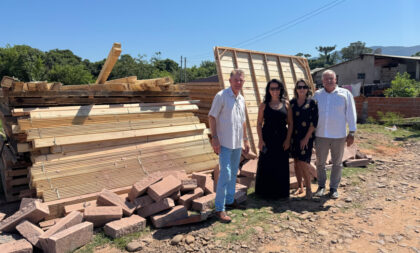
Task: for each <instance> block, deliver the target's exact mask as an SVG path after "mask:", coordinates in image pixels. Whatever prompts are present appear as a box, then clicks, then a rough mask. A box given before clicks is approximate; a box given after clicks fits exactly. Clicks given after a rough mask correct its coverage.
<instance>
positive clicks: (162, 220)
mask: <svg viewBox="0 0 420 253" xmlns="http://www.w3.org/2000/svg"><path fill="white" fill-rule="evenodd" d="M187 217H188V211H187V209H186V208H185V206H175V207H173V208H172V209H170V210H167V211H165V212H163V213H160V214H156V215H154V216H152V218H151V220H152V223H153V225H154V226H155V227H156V228H161V227H165V226H166V224H168V223H169V222H173V221H176V220H181V219H185V218H187Z"/></svg>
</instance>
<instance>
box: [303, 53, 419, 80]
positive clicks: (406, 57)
mask: <svg viewBox="0 0 420 253" xmlns="http://www.w3.org/2000/svg"><path fill="white" fill-rule="evenodd" d="M365 55H368V56H374V57H375V58H394V59H402V60H414V61H420V57H415V56H401V55H388V54H372V53H366V54H361V55H360V56H359V57H357V58H354V59H351V60H348V61H343V62H340V63H337V64H335V65H331V66H329V67H326V68H315V69H313V70H311V75H314V74H316V73H318V72H319V71H323V70H327V69H330V68H333V67H335V66H338V65H341V64H344V63H347V62H351V61H355V60H358V59H360V58H363V56H365Z"/></svg>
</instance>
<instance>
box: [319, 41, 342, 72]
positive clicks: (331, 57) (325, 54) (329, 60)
mask: <svg viewBox="0 0 420 253" xmlns="http://www.w3.org/2000/svg"><path fill="white" fill-rule="evenodd" d="M336 47H337V46H336V45H334V46H325V47H323V46H319V47H316V50H318V51H319V54H320V57H319V58H321V59H322V60H323V61H324V66H323V67H328V66H331V65H333V64H335V63H336V62H337V61H338V60H339V55H338V53H337V52H333V51H334V50H335V48H336Z"/></svg>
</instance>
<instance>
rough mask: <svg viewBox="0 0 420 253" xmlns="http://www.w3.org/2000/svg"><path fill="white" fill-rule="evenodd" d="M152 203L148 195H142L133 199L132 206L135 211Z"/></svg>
mask: <svg viewBox="0 0 420 253" xmlns="http://www.w3.org/2000/svg"><path fill="white" fill-rule="evenodd" d="M153 202H154V200H153V199H152V198H151V197H150V196H149V195H144V196H141V197H138V198H136V199H134V201H133V205H134V206H135V208H136V210H138V209H140V208H142V207H145V206H147V205H150V204H152V203H153Z"/></svg>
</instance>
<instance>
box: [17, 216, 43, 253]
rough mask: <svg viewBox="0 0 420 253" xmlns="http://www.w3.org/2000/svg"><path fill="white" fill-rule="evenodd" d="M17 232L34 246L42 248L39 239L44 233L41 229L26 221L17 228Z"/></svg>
mask: <svg viewBox="0 0 420 253" xmlns="http://www.w3.org/2000/svg"><path fill="white" fill-rule="evenodd" d="M16 230H17V231H18V232H19V233H20V234H21V235H22V236H23V237H24V238H25V239H26V240H28V241H29V242H30V243H31V244H32V245H34V246H36V247H38V248H39V247H40V244H39V237H40V236H41V235H42V234H43V233H44V231H43V230H42V229H41V228H39V227H38V226H36V225H34V224H33V223H31V222H29V221H27V220H24V221H22V222H21V223H19V225H17V226H16Z"/></svg>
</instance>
